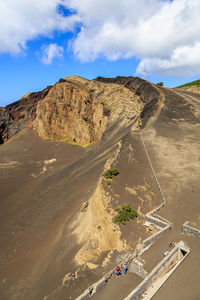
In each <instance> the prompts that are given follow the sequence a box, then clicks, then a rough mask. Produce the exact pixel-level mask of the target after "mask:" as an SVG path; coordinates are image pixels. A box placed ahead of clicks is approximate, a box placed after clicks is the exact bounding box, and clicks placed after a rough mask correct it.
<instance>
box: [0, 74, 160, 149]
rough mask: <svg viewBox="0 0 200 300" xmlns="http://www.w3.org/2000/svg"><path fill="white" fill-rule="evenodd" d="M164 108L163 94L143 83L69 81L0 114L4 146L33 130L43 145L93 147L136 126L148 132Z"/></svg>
mask: <svg viewBox="0 0 200 300" xmlns="http://www.w3.org/2000/svg"><path fill="white" fill-rule="evenodd" d="M161 102H162V93H161V90H160V89H159V88H157V87H156V86H154V85H153V84H151V83H150V82H147V81H145V80H143V79H140V78H138V77H116V78H102V77H98V78H97V79H95V80H87V79H84V78H81V77H77V76H69V77H67V78H64V79H61V80H59V82H57V83H56V84H55V85H54V86H52V87H51V86H49V87H47V88H46V89H44V90H43V91H41V92H37V93H30V94H27V95H25V96H24V97H22V98H21V99H20V100H19V101H16V102H14V103H12V104H10V105H8V106H6V108H5V109H1V111H0V115H1V120H4V121H1V123H2V124H1V132H0V140H1V143H3V142H5V141H6V140H7V139H9V138H10V137H12V136H13V135H15V134H16V133H17V132H18V131H20V130H21V129H22V128H24V127H30V128H33V130H34V131H35V132H36V133H37V134H38V135H39V136H40V137H41V138H43V139H48V140H65V141H72V142H78V143H85V144H89V143H92V142H94V141H100V140H101V138H102V136H103V135H104V133H105V132H107V133H108V132H109V134H108V136H107V137H111V136H112V135H113V134H115V133H117V131H118V130H119V129H120V128H126V127H128V126H130V125H133V124H134V126H135V128H143V127H144V126H145V125H146V123H147V122H148V120H149V119H151V117H152V116H154V115H155V114H156V112H157V111H159V107H160V106H161V105H160V104H161ZM5 120H7V121H5ZM11 123H12V124H11Z"/></svg>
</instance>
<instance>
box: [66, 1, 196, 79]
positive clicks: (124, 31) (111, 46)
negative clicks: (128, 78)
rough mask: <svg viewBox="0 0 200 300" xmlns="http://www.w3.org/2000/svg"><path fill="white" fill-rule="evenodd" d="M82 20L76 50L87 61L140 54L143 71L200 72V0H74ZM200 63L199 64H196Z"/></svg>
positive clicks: (143, 73) (73, 5) (139, 69)
mask: <svg viewBox="0 0 200 300" xmlns="http://www.w3.org/2000/svg"><path fill="white" fill-rule="evenodd" d="M66 3H67V4H68V5H69V7H71V8H73V9H75V10H76V11H77V14H78V15H79V17H80V19H81V21H82V28H81V31H80V33H79V35H78V36H77V37H76V39H75V40H74V42H73V45H72V49H73V51H74V53H75V55H76V56H77V57H78V58H79V59H80V60H81V61H92V60H95V59H96V58H98V57H102V56H103V57H106V58H107V59H109V60H116V59H119V58H129V57H133V56H136V57H137V58H139V59H140V60H141V62H140V64H139V66H138V68H137V74H139V75H143V76H144V75H145V74H149V73H153V72H156V73H158V74H162V75H169V74H172V75H174V76H184V75H186V74H193V75H197V74H200V68H199V57H200V54H197V53H198V50H197V49H198V45H199V43H200V34H199V32H200V1H199V0H190V1H188V0H174V1H167V0H126V1H124V0H118V1H117V3H116V1H115V0H101V1H100V0H84V1H82V0H68V1H66ZM199 53H200V52H199ZM195 62H196V63H195Z"/></svg>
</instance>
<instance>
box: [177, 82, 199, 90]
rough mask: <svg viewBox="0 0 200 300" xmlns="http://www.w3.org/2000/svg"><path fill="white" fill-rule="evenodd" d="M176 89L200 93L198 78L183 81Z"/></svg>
mask: <svg viewBox="0 0 200 300" xmlns="http://www.w3.org/2000/svg"><path fill="white" fill-rule="evenodd" d="M176 89H184V90H186V91H190V92H194V93H200V80H195V81H192V82H188V83H185V84H183V85H180V86H177V87H176Z"/></svg>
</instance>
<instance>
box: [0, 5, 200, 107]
mask: <svg viewBox="0 0 200 300" xmlns="http://www.w3.org/2000/svg"><path fill="white" fill-rule="evenodd" d="M199 33H200V0H117V1H116V0H0V106H6V105H7V104H9V103H12V102H14V101H17V100H18V99H19V98H20V97H22V96H23V95H25V94H26V93H28V92H34V91H40V90H42V89H44V88H45V87H46V86H47V85H52V84H55V83H56V82H57V81H58V80H59V79H60V78H63V77H67V76H69V75H78V76H82V77H85V78H88V79H93V78H96V77H97V76H104V77H115V76H139V77H141V78H144V79H146V80H149V81H152V82H154V83H157V82H160V81H162V82H164V86H166V87H175V86H178V85H180V84H183V83H186V82H189V81H192V80H196V79H199V78H200V34H199Z"/></svg>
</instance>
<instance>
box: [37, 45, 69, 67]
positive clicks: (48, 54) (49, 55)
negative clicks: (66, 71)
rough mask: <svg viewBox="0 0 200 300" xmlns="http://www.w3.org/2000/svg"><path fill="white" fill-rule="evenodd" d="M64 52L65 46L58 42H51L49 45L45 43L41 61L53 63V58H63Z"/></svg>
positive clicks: (47, 63)
mask: <svg viewBox="0 0 200 300" xmlns="http://www.w3.org/2000/svg"><path fill="white" fill-rule="evenodd" d="M63 52H64V48H63V47H61V46H58V45H57V44H49V45H44V46H42V58H41V61H42V62H43V63H44V64H46V65H49V64H51V63H52V60H53V59H54V58H56V57H57V58H59V59H62V58H63Z"/></svg>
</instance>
